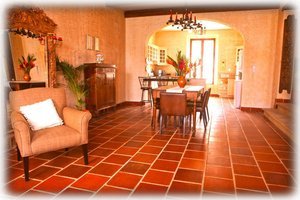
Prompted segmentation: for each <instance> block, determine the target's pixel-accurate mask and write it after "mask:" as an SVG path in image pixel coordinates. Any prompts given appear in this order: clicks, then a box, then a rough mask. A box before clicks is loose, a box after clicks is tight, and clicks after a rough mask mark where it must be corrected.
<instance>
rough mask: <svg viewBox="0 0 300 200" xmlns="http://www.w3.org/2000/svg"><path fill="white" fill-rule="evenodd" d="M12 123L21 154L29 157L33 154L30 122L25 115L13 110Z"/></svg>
mask: <svg viewBox="0 0 300 200" xmlns="http://www.w3.org/2000/svg"><path fill="white" fill-rule="evenodd" d="M11 124H12V128H13V130H14V135H15V140H16V143H17V145H18V148H19V150H20V154H21V156H22V157H27V156H30V155H32V150H31V146H30V143H31V137H30V133H31V129H30V127H29V124H28V122H27V121H26V119H25V118H24V116H23V115H22V114H21V113H19V112H17V111H12V113H11Z"/></svg>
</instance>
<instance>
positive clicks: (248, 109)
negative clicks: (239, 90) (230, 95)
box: [240, 107, 264, 112]
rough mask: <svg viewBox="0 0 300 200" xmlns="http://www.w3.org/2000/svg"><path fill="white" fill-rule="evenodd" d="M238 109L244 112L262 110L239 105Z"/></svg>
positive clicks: (261, 110)
mask: <svg viewBox="0 0 300 200" xmlns="http://www.w3.org/2000/svg"><path fill="white" fill-rule="evenodd" d="M240 109H241V111H244V112H264V110H263V109H262V108H253V107H241V108H240Z"/></svg>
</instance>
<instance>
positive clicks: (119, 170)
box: [95, 123, 157, 196]
mask: <svg viewBox="0 0 300 200" xmlns="http://www.w3.org/2000/svg"><path fill="white" fill-rule="evenodd" d="M135 124H137V123H135ZM132 126H133V125H132ZM148 127H149V126H146V127H145V128H144V129H142V130H141V131H139V132H138V133H140V132H142V131H143V130H145V129H147V128H148ZM127 129H129V127H128V128H127ZM138 133H136V134H135V135H134V136H136V135H138ZM155 135H157V131H156V133H155V134H154V135H152V136H151V137H150V138H149V140H148V141H147V142H149V141H150V140H151V139H152V138H153V137H155ZM134 136H132V137H131V138H133V137H134ZM126 143H127V142H126ZM126 143H124V145H125V144H126ZM146 144H147V143H146V141H145V143H144V145H143V146H141V147H138V151H136V152H135V154H133V155H132V156H131V157H132V158H133V157H134V156H135V155H136V154H138V153H139V152H140V150H141V149H142V148H143V147H144V146H145V145H146ZM124 145H122V146H120V147H119V148H117V149H116V150H115V151H114V152H116V151H117V150H118V149H120V148H121V147H123V146H124ZM114 152H112V153H111V154H110V155H112V154H113V153H114ZM104 160H105V159H104ZM130 160H131V159H129V160H127V162H126V163H128V162H130ZM100 163H102V161H101V162H100ZM100 163H99V164H100ZM126 163H124V164H123V165H122V166H125V165H126ZM150 167H151V166H150ZM150 167H149V168H150ZM121 169H122V167H121V168H120V169H118V170H117V171H116V172H115V173H114V174H113V175H112V176H111V178H110V179H109V180H107V181H106V182H105V183H104V184H103V185H102V186H101V187H100V188H99V189H98V190H97V192H96V193H98V192H99V191H100V190H101V189H102V188H103V187H104V186H110V185H107V183H108V182H109V181H110V180H111V179H112V178H113V177H114V175H115V174H117V173H118V172H121ZM145 174H146V173H145ZM142 179H143V178H141V179H140V181H141V180H142ZM140 181H139V182H140ZM138 184H139V183H138ZM138 184H137V185H138ZM133 192H134V190H132V192H131V194H132V193H133ZM96 193H95V194H96ZM131 194H130V195H129V196H131Z"/></svg>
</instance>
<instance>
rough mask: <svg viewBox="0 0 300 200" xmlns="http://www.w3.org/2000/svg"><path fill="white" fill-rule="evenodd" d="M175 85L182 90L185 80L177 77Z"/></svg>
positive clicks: (182, 77)
mask: <svg viewBox="0 0 300 200" xmlns="http://www.w3.org/2000/svg"><path fill="white" fill-rule="evenodd" d="M177 83H178V85H179V87H181V88H184V86H185V85H186V79H185V77H184V76H179V77H178V79H177Z"/></svg>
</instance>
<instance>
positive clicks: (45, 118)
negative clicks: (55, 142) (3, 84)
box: [20, 99, 63, 131]
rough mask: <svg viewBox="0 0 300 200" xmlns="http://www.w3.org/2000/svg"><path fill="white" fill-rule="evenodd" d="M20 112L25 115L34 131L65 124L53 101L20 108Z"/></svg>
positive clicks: (48, 100)
mask: <svg viewBox="0 0 300 200" xmlns="http://www.w3.org/2000/svg"><path fill="white" fill-rule="evenodd" d="M20 112H21V113H22V114H23V115H24V117H25V118H26V120H27V121H28V123H29V125H30V128H31V129H32V130H33V131H37V130H40V129H44V128H49V127H54V126H59V125H62V124H63V120H62V119H61V118H60V117H59V115H58V114H57V111H56V109H55V107H54V104H53V101H52V100H51V99H47V100H45V101H41V102H38V103H34V104H31V105H26V106H20Z"/></svg>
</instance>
